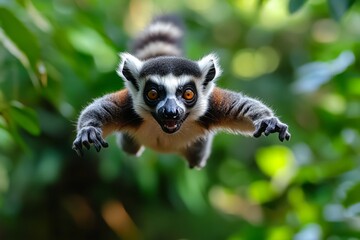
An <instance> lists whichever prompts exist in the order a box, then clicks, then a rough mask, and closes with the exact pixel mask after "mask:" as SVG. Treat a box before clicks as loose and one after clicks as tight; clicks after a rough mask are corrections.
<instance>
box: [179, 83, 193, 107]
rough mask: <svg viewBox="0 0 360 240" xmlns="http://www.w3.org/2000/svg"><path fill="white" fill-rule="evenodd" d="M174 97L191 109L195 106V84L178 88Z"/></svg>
mask: <svg viewBox="0 0 360 240" xmlns="http://www.w3.org/2000/svg"><path fill="white" fill-rule="evenodd" d="M189 94H190V95H189ZM176 97H177V98H178V99H179V100H181V101H182V102H183V103H184V104H185V106H186V107H189V108H191V107H193V106H194V105H195V104H196V101H197V98H198V95H197V89H196V85H195V83H194V82H189V83H187V84H185V85H183V86H180V87H178V89H177V91H176Z"/></svg>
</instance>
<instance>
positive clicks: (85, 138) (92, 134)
mask: <svg viewBox="0 0 360 240" xmlns="http://www.w3.org/2000/svg"><path fill="white" fill-rule="evenodd" d="M101 134H102V131H101V129H100V128H96V127H83V128H82V129H80V130H79V132H78V134H77V136H76V139H75V141H74V143H73V147H72V149H74V150H75V151H76V153H77V154H78V155H79V156H83V155H84V153H83V150H82V146H83V145H84V146H85V147H86V148H87V149H88V150H89V149H90V145H91V144H94V147H95V149H96V151H98V152H99V151H100V149H101V147H104V148H107V147H108V146H109V144H108V143H107V142H105V140H104V139H103V138H102V136H101Z"/></svg>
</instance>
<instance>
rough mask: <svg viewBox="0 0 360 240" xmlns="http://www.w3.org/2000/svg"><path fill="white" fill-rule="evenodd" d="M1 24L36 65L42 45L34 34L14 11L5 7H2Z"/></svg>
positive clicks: (0, 11) (0, 12)
mask: <svg viewBox="0 0 360 240" xmlns="http://www.w3.org/2000/svg"><path fill="white" fill-rule="evenodd" d="M0 26H1V27H2V28H3V29H4V32H5V33H6V35H7V36H8V37H9V38H10V39H11V40H12V41H13V42H14V43H15V44H16V46H17V47H18V48H19V49H20V50H22V51H23V52H24V53H25V54H26V56H27V57H28V58H29V60H30V62H31V63H32V65H33V66H35V65H36V62H37V61H38V59H39V56H40V45H39V42H38V41H37V39H36V37H35V36H34V34H33V33H32V32H30V31H29V30H28V29H27V27H25V25H24V24H23V23H22V22H20V21H19V20H18V18H17V17H15V16H14V15H13V14H12V12H10V11H9V10H8V9H6V8H4V7H0Z"/></svg>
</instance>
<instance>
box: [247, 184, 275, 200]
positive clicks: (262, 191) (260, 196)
mask: <svg viewBox="0 0 360 240" xmlns="http://www.w3.org/2000/svg"><path fill="white" fill-rule="evenodd" d="M248 194H249V197H250V199H251V200H252V201H253V202H254V203H258V204H261V203H265V202H268V201H270V200H272V199H273V198H274V197H275V196H276V192H275V191H274V189H273V187H272V185H271V184H270V182H267V181H256V182H253V183H252V184H251V185H250V186H249V189H248Z"/></svg>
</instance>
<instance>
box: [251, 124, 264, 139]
mask: <svg viewBox="0 0 360 240" xmlns="http://www.w3.org/2000/svg"><path fill="white" fill-rule="evenodd" d="M266 127H267V123H266V122H264V121H263V122H261V123H260V126H259V128H258V129H256V130H255V132H254V134H253V136H254V137H256V138H258V137H260V136H261V134H262V133H263V132H264V130H265V129H266Z"/></svg>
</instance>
